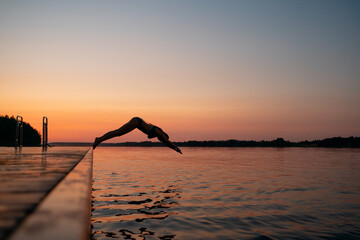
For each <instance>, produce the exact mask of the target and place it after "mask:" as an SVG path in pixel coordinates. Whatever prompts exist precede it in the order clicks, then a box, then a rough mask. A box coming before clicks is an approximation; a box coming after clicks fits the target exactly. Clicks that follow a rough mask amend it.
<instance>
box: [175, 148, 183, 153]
mask: <svg viewBox="0 0 360 240" xmlns="http://www.w3.org/2000/svg"><path fill="white" fill-rule="evenodd" d="M174 150H175V151H177V152H178V153H181V154H182V152H181V150H180V148H178V147H176V148H174Z"/></svg>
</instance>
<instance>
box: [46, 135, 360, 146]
mask: <svg viewBox="0 0 360 240" xmlns="http://www.w3.org/2000/svg"><path fill="white" fill-rule="evenodd" d="M174 143H175V144H176V145H177V146H179V147H328V148H360V137H348V138H343V137H333V138H326V139H322V140H314V141H307V140H306V141H300V142H290V141H287V140H284V139H283V138H277V139H274V140H271V141H265V140H263V141H245V140H235V139H230V140H225V141H215V140H211V141H186V142H174ZM52 144H53V145H57V146H60V145H61V146H91V145H92V143H88V142H67V143H64V142H57V143H56V142H55V143H52ZM101 146H109V147H112V146H113V147H116V146H122V147H160V146H164V145H163V144H162V143H161V142H151V141H144V142H120V143H101Z"/></svg>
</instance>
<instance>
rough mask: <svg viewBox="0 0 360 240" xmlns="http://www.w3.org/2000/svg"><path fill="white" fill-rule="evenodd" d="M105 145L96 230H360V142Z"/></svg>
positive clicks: (345, 234)
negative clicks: (328, 145) (175, 147)
mask: <svg viewBox="0 0 360 240" xmlns="http://www.w3.org/2000/svg"><path fill="white" fill-rule="evenodd" d="M182 150H183V153H184V154H183V155H180V154H178V153H176V152H174V151H172V150H170V149H168V148H165V147H154V148H150V147H146V148H145V147H144V148H141V147H99V148H97V149H96V150H95V151H94V175H93V179H94V182H93V193H92V195H93V211H92V220H91V222H92V232H93V238H94V239H113V238H115V239H163V240H165V239H185V240H187V239H189V240H192V239H220V240H224V239H359V238H360V149H325V148H182Z"/></svg>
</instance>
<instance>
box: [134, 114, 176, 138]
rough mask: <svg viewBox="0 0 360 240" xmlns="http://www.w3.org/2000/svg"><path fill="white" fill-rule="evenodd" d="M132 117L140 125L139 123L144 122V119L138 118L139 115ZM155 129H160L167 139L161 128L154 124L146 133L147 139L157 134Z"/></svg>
mask: <svg viewBox="0 0 360 240" xmlns="http://www.w3.org/2000/svg"><path fill="white" fill-rule="evenodd" d="M134 119H136V120H138V121H139V125H141V124H142V123H143V122H144V120H142V119H141V118H139V117H134ZM156 129H159V130H161V131H162V132H163V133H164V134H165V135H166V137H167V138H168V139H169V136H168V135H167V134H166V133H165V132H164V131H163V130H162V129H161V128H159V127H157V126H155V125H153V126H152V128H151V130H150V133H149V134H148V138H149V139H150V138H154V137H157V136H158V135H157V133H156Z"/></svg>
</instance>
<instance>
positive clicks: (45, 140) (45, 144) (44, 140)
mask: <svg viewBox="0 0 360 240" xmlns="http://www.w3.org/2000/svg"><path fill="white" fill-rule="evenodd" d="M48 146H49V143H48V118H47V117H45V116H44V117H43V136H42V147H43V149H46V148H47V147H48Z"/></svg>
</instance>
